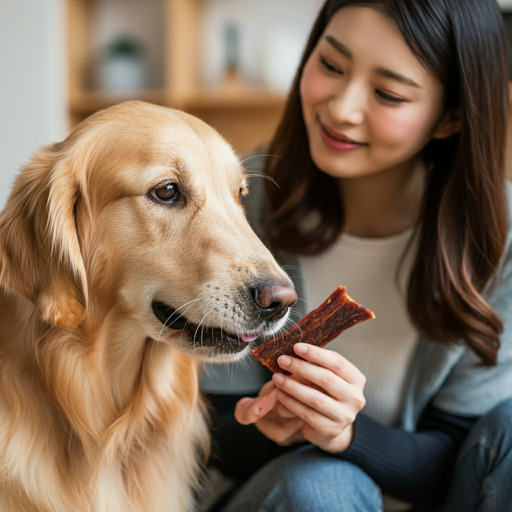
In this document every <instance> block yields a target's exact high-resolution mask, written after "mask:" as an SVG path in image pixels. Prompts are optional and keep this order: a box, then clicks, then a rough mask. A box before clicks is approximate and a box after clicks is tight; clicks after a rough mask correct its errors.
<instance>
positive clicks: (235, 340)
mask: <svg viewBox="0 0 512 512" xmlns="http://www.w3.org/2000/svg"><path fill="white" fill-rule="evenodd" d="M151 308H152V310H153V314H154V315H155V316H156V318H158V320H159V321H160V323H161V324H162V325H163V326H164V327H166V328H167V329H175V330H179V331H186V332H187V333H188V336H189V341H191V342H193V343H194V344H195V345H196V344H197V346H198V347H205V346H207V347H213V348H214V349H215V351H216V352H218V353H225V354H233V353H236V352H241V351H242V350H243V349H244V348H246V347H247V346H248V343H250V342H251V341H254V340H255V339H256V338H257V337H258V336H259V335H260V334H261V333H260V332H250V333H239V334H234V333H230V332H227V331H225V330H224V329H220V328H218V327H208V326H205V325H197V324H195V323H193V322H191V321H190V320H188V319H187V318H186V317H184V316H183V315H180V314H179V313H178V312H177V311H176V310H175V309H174V308H173V307H171V306H169V305H168V304H165V303H164V302H160V301H157V300H155V301H153V302H152V303H151Z"/></svg>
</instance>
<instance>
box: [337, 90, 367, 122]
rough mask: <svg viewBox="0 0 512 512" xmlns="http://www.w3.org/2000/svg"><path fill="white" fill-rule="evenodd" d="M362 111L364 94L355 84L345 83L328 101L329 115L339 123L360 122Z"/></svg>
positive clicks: (362, 117) (363, 108)
mask: <svg viewBox="0 0 512 512" xmlns="http://www.w3.org/2000/svg"><path fill="white" fill-rule="evenodd" d="M364 112H365V106H364V94H363V91H362V90H361V87H359V86H357V84H347V85H345V86H344V87H343V88H341V89H340V90H338V91H337V92H336V94H334V95H333V96H332V98H331V99H330V101H329V113H330V116H331V118H332V119H333V121H337V122H339V123H349V124H353V125H358V124H361V123H362V122H363V121H364V118H365V114H364Z"/></svg>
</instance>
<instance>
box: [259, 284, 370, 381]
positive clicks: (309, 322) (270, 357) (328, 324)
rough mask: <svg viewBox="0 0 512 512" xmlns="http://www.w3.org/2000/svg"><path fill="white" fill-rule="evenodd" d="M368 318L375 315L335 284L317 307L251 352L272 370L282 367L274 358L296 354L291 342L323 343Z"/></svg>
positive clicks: (323, 344) (325, 343)
mask: <svg viewBox="0 0 512 512" xmlns="http://www.w3.org/2000/svg"><path fill="white" fill-rule="evenodd" d="M369 318H375V315H374V314H373V312H372V311H370V310H369V309H366V308H364V307H363V306H361V305H359V304H358V303H357V302H355V301H353V300H352V299H351V298H350V297H349V296H348V295H347V290H346V289H345V287H344V286H338V288H336V290H334V292H333V293H332V294H331V295H330V296H329V297H327V299H326V300H325V301H324V302H323V303H322V304H321V305H320V306H319V307H318V308H316V309H314V310H313V311H311V312H310V313H308V314H307V315H306V316H305V317H304V318H303V319H302V320H300V321H299V322H298V323H297V324H295V325H294V326H293V327H291V328H290V329H289V330H288V331H286V332H285V333H284V334H280V335H279V336H276V337H274V338H271V339H269V340H267V341H265V342H264V343H262V344H261V345H259V346H257V347H255V348H254V349H253V350H252V355H253V357H254V359H256V360H257V361H260V362H261V363H262V364H264V365H265V366H266V367H268V368H269V369H270V370H272V371H273V372H277V371H282V370H281V369H280V368H279V366H278V364H277V359H278V357H279V356H282V355H285V354H286V355H295V354H294V352H293V346H294V345H295V344H296V343H299V342H302V343H311V344H312V345H316V346H318V347H324V346H325V345H327V344H328V343H329V342H330V341H332V340H333V339H334V338H336V337H337V336H339V335H340V334H341V333H342V332H343V331H345V330H347V329H348V328H349V327H352V326H353V325H356V324H358V323H359V322H362V321H363V320H368V319H369Z"/></svg>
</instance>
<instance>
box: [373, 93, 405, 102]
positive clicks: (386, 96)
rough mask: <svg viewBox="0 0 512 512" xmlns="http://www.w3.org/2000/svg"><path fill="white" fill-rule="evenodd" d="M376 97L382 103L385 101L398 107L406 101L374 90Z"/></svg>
mask: <svg viewBox="0 0 512 512" xmlns="http://www.w3.org/2000/svg"><path fill="white" fill-rule="evenodd" d="M375 92H376V93H377V96H379V97H380V98H381V99H383V100H384V101H387V102H388V103H394V104H395V105H398V104H400V103H405V102H406V101H407V100H404V99H403V98H398V97H397V96H393V95H392V94H388V93H386V92H383V91H379V90H376V91H375Z"/></svg>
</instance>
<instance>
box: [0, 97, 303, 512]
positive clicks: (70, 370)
mask: <svg viewBox="0 0 512 512" xmlns="http://www.w3.org/2000/svg"><path fill="white" fill-rule="evenodd" d="M246 192H247V176H246V175H245V174H244V171H243V169H242V167H241V164H240V161H239V159H238V158H237V156H236V155H235V153H234V151H233V150H232V149H231V147H230V145H229V144H228V142H226V141H225V140H224V139H223V138H222V137H221V136H220V135H219V134H218V133H217V132H216V131H215V130H214V129H213V128H212V127H210V126H209V125H207V124H205V123H204V122H202V121H200V120H199V119H197V118H195V117H193V116H191V115H188V114H186V113H184V112H181V111H177V110H173V109H169V108H165V107H160V106H156V105H151V104H148V103H144V102H136V101H135V102H131V101H130V102H125V103H122V104H119V105H116V106H113V107H109V108H107V109H105V110H102V111H100V112H97V113H95V114H93V115H92V116H90V117H89V118H87V119H86V120H84V121H83V122H82V123H81V124H79V125H78V126H77V127H76V128H75V129H74V130H73V131H72V132H71V133H70V135H69V136H68V137H67V138H66V139H65V140H64V141H62V142H60V143H56V144H53V145H50V146H47V147H44V148H41V149H40V150H39V151H38V152H36V153H35V155H34V156H33V158H32V159H31V161H30V162H29V163H28V164H27V165H26V166H25V167H24V168H23V169H22V170H21V172H20V174H19V176H18V177H17V179H16V181H15V183H14V185H13V189H12V192H11V194H10V196H9V198H8V200H7V203H6V206H5V208H4V210H3V211H2V212H1V214H0V510H2V512H43V511H44V512H50V511H51V512H70V511H73V512H77V511H79V512H81V511H86V512H107V511H108V512H113V511H116V512H117V511H123V512H127V511H134V512H135V511H144V512H152V511H162V512H163V511H165V512H185V511H188V510H192V509H193V508H194V488H195V486H196V485H197V482H198V475H200V474H201V467H202V466H203V463H204V460H205V457H206V456H207V454H208V450H209V432H208V418H207V416H208V415H207V407H206V405H205V403H204V399H203V398H202V397H201V393H200V390H199V386H198V380H199V374H200V370H201V367H202V364H203V362H205V361H209V362H211V361H217V362H220V361H231V360H236V359H237V358H242V357H244V355H246V354H248V352H249V350H250V346H251V343H250V342H251V341H253V340H254V339H256V338H257V337H258V336H261V335H264V334H266V333H271V332H274V331H275V330H277V329H280V328H281V327H282V326H283V323H284V322H285V319H286V317H287V315H288V312H289V310H290V307H291V306H292V305H293V304H294V302H295V301H296V299H297V296H296V293H295V290H294V288H293V286H292V284H291V281H290V280H289V278H288V277H287V276H286V274H285V273H284V271H283V270H282V269H281V268H280V267H279V266H278V264H277V263H276V261H275V260H274V258H273V256H272V255H271V254H270V252H269V251H268V250H267V249H266V248H265V246H264V245H263V243H262V242H261V241H260V240H259V239H258V238H257V236H256V235H255V233H254V232H253V231H252V229H251V228H250V226H249V224H248V222H247V220H246V217H245V214H244V210H243V206H242V203H241V197H242V196H243V195H244V194H245V193H246Z"/></svg>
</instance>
